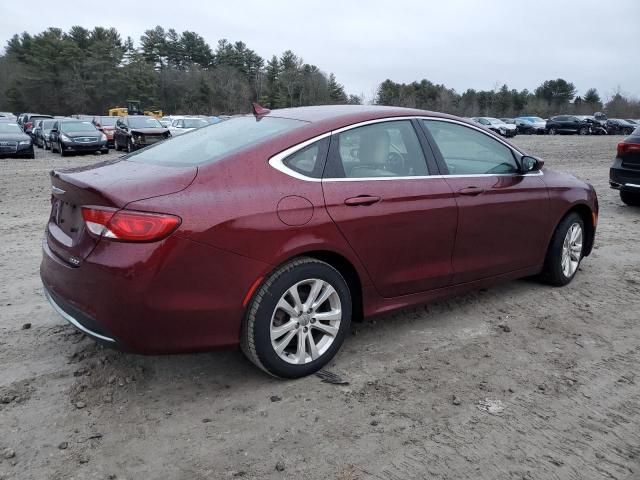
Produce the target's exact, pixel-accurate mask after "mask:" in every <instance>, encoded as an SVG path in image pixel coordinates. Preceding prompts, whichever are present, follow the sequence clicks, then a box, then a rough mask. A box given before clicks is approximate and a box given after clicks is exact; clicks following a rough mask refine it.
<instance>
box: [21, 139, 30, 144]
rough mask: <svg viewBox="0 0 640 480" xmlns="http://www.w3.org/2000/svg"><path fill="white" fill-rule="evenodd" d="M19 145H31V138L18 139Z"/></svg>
mask: <svg viewBox="0 0 640 480" xmlns="http://www.w3.org/2000/svg"><path fill="white" fill-rule="evenodd" d="M20 145H31V140H20Z"/></svg>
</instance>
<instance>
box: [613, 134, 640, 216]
mask: <svg viewBox="0 0 640 480" xmlns="http://www.w3.org/2000/svg"><path fill="white" fill-rule="evenodd" d="M609 184H610V185H611V188H614V189H616V190H620V199H621V200H622V201H623V202H624V203H626V204H627V205H632V206H636V207H638V206H640V127H637V128H636V129H635V130H634V131H633V132H632V133H631V135H629V136H628V137H626V138H625V139H624V140H622V142H620V143H619V144H618V148H617V154H616V158H615V159H614V161H613V165H612V166H611V169H610V170H609Z"/></svg>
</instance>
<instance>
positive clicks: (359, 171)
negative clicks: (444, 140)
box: [325, 120, 429, 178]
mask: <svg viewBox="0 0 640 480" xmlns="http://www.w3.org/2000/svg"><path fill="white" fill-rule="evenodd" d="M334 141H335V142H336V145H335V146H334V144H333V142H334ZM331 150H332V152H331V162H330V166H329V168H328V169H327V172H326V174H325V177H327V178H374V177H414V176H425V175H429V173H428V171H427V162H426V159H425V157H424V153H423V152H422V147H421V146H420V142H419V140H418V136H417V135H416V132H415V130H414V129H413V125H412V124H411V122H410V121H409V120H394V121H388V122H379V123H374V124H371V125H365V126H362V127H357V128H352V129H350V130H346V131H344V132H341V133H338V134H336V135H334V136H333V139H332V146H331Z"/></svg>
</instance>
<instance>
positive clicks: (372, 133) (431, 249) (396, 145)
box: [322, 120, 457, 297]
mask: <svg viewBox="0 0 640 480" xmlns="http://www.w3.org/2000/svg"><path fill="white" fill-rule="evenodd" d="M429 154H430V153H429ZM429 161H430V163H431V165H432V168H433V170H435V168H436V166H435V162H434V160H433V158H430V159H429ZM322 187H323V191H324V197H325V203H326V207H327V210H328V212H329V215H331V217H332V219H333V220H334V221H335V222H336V224H337V226H338V228H339V229H340V231H341V233H342V234H343V235H344V237H345V238H346V240H347V242H348V243H349V244H350V245H351V247H352V248H353V250H354V251H355V253H356V255H357V256H358V257H359V259H360V260H361V262H362V264H363V265H364V266H365V268H366V269H367V272H368V273H369V275H370V277H371V280H372V281H373V284H374V285H375V287H376V289H377V290H378V292H379V293H380V294H381V295H382V296H384V297H394V296H398V295H406V294H409V293H415V292H421V291H425V290H429V289H433V288H438V287H443V286H446V285H449V284H450V282H451V277H452V273H453V271H452V265H451V255H452V252H453V245H454V241H455V234H456V225H457V207H456V203H455V200H454V198H453V192H452V190H451V187H450V186H449V185H448V184H447V182H446V181H445V180H444V179H443V178H442V177H439V176H433V177H432V176H430V175H429V169H428V167H427V161H426V159H425V154H424V152H423V148H422V144H421V142H420V141H419V139H418V134H417V132H416V130H415V128H414V124H413V123H412V121H411V120H392V121H383V122H376V123H372V124H369V125H365V126H360V127H356V128H352V129H349V130H346V131H343V132H341V133H337V134H334V135H333V137H332V138H331V148H330V152H329V158H328V162H327V167H326V168H325V174H324V178H323V181H322Z"/></svg>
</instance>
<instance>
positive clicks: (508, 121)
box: [500, 118, 516, 125]
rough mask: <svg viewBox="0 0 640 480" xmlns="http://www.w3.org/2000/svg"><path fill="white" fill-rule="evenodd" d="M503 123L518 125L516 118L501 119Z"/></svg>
mask: <svg viewBox="0 0 640 480" xmlns="http://www.w3.org/2000/svg"><path fill="white" fill-rule="evenodd" d="M500 120H501V121H503V122H504V123H508V124H509V125H515V124H516V119H515V118H501V119H500Z"/></svg>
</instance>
